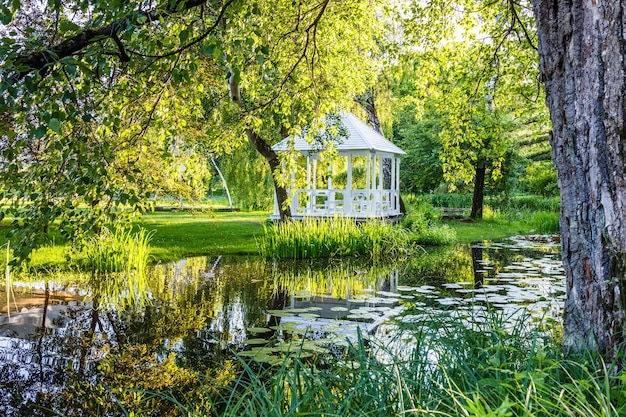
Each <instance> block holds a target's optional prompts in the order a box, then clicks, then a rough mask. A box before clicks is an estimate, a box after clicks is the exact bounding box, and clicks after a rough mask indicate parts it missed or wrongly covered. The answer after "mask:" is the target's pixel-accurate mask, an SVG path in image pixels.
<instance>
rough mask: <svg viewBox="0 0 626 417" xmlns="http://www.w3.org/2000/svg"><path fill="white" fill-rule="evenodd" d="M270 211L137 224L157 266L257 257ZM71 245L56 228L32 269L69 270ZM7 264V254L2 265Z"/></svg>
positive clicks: (0, 230)
mask: <svg viewBox="0 0 626 417" xmlns="http://www.w3.org/2000/svg"><path fill="white" fill-rule="evenodd" d="M268 217H269V213H268V212H261V211H259V212H234V213H230V212H225V213H221V212H210V211H168V212H153V213H147V214H144V215H143V216H142V217H141V218H140V219H138V220H136V221H135V222H134V225H135V227H143V228H144V229H146V230H148V231H150V232H152V233H153V236H152V239H151V241H150V246H151V251H150V255H151V257H152V261H153V262H154V263H158V262H168V261H174V260H179V259H181V258H184V257H186V256H196V255H197V256H201V255H256V254H258V253H259V251H258V249H257V246H256V238H257V237H258V236H260V235H261V234H262V233H263V223H264V222H265V221H266V220H267V219H268ZM9 229H10V221H8V220H7V219H5V220H4V221H3V222H1V223H0V248H5V245H6V243H7V241H8V239H7V237H6V235H7V233H8V231H9ZM70 251H71V247H70V245H69V244H68V243H67V242H66V241H65V240H64V239H63V238H62V237H61V236H60V235H59V233H58V231H57V230H55V229H54V228H53V229H52V230H51V238H50V240H49V242H48V243H47V244H45V245H44V246H43V247H41V248H39V249H37V250H36V251H34V252H33V253H32V255H31V260H30V262H29V266H30V267H34V268H36V269H38V270H41V269H43V270H45V269H54V268H63V267H67V257H68V255H69V253H70ZM4 264H5V252H4V251H2V253H1V256H0V265H4Z"/></svg>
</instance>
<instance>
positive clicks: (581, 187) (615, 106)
mask: <svg viewBox="0 0 626 417" xmlns="http://www.w3.org/2000/svg"><path fill="white" fill-rule="evenodd" d="M534 11H535V16H536V18H537V25H538V35H539V36H538V37H539V44H538V45H539V54H540V67H541V73H542V77H543V80H544V83H545V87H546V98H547V104H548V107H549V109H550V117H551V119H552V134H551V137H550V143H551V145H552V159H553V161H554V164H555V167H556V171H557V177H558V182H559V189H560V192H561V233H562V254H563V264H564V266H565V272H566V290H567V297H566V301H565V306H564V314H563V322H564V323H563V324H564V329H563V344H564V346H565V347H566V348H568V349H573V350H580V349H585V348H591V349H595V350H597V351H599V352H600V353H601V354H602V355H603V356H604V358H605V360H606V361H608V362H612V361H614V360H615V359H616V355H617V353H618V352H619V351H620V349H621V350H622V351H623V348H624V346H625V344H626V339H625V332H624V327H625V325H626V322H625V319H624V312H625V311H624V305H625V301H626V300H625V297H626V182H625V181H626V179H625V175H624V174H625V169H624V168H625V167H624V155H626V133H625V132H626V129H625V127H626V126H625V125H624V121H625V120H624V119H625V117H624V111H625V102H624V98H625V97H626V70H625V66H624V62H625V61H626V41H625V40H624V33H625V32H626V28H625V27H624V26H625V17H624V5H623V2H621V1H615V0H574V1H572V0H534ZM622 365H623V364H618V363H614V366H615V367H616V368H619V367H621V366H622Z"/></svg>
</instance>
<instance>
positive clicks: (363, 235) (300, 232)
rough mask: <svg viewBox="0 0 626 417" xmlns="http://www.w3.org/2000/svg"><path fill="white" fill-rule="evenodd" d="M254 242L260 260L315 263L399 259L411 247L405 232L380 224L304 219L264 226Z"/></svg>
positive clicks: (380, 222)
mask: <svg viewBox="0 0 626 417" xmlns="http://www.w3.org/2000/svg"><path fill="white" fill-rule="evenodd" d="M264 232H265V233H264V235H263V236H262V237H261V238H259V239H258V240H257V244H258V247H259V251H260V253H261V255H262V256H265V257H268V258H276V259H315V258H332V257H340V256H367V257H369V258H372V259H374V260H378V259H381V258H383V257H390V256H399V255H401V254H404V253H407V250H409V248H410V247H411V245H410V243H409V240H408V236H407V234H406V232H405V231H404V230H403V229H402V228H401V227H397V226H394V225H392V224H389V223H385V222H383V221H380V220H368V221H367V222H364V223H356V222H355V221H354V220H353V219H350V218H345V217H335V218H332V219H303V220H300V221H290V222H280V223H271V224H270V225H269V226H264Z"/></svg>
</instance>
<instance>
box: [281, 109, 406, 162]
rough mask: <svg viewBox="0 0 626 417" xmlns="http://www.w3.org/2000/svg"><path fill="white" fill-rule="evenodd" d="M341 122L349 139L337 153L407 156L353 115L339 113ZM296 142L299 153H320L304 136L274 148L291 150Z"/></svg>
mask: <svg viewBox="0 0 626 417" xmlns="http://www.w3.org/2000/svg"><path fill="white" fill-rule="evenodd" d="M339 115H340V117H341V122H342V123H343V125H344V126H345V128H346V130H347V132H348V137H347V138H345V139H344V140H343V141H342V142H341V143H339V144H337V145H335V149H337V151H339V152H341V151H344V152H345V151H376V152H385V153H390V154H394V155H406V152H404V151H403V150H402V149H400V148H399V147H397V146H396V145H394V144H393V143H391V142H390V141H388V140H387V139H385V137H384V136H383V135H381V134H380V133H378V132H377V131H375V130H374V129H372V128H371V127H369V126H368V125H367V124H365V123H364V122H362V121H361V120H360V119H359V118H358V117H356V116H355V115H353V114H352V113H345V112H340V113H339ZM291 140H294V144H293V146H294V149H295V150H298V151H318V150H319V144H317V143H309V142H307V141H306V140H305V139H304V138H303V137H302V136H300V135H297V136H295V138H292V137H288V138H285V139H283V140H282V141H280V142H279V143H277V144H276V145H274V146H272V149H274V150H275V151H285V150H287V149H289V142H290V141H291Z"/></svg>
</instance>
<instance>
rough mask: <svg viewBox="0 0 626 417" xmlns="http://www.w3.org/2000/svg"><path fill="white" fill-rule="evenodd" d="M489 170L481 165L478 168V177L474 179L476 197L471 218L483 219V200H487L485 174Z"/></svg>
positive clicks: (473, 199)
mask: <svg viewBox="0 0 626 417" xmlns="http://www.w3.org/2000/svg"><path fill="white" fill-rule="evenodd" d="M486 172H487V168H486V167H485V166H484V165H482V164H479V165H478V166H476V176H475V178H474V196H473V197H472V210H471V212H470V218H472V219H482V218H483V200H484V198H485V173H486Z"/></svg>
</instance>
